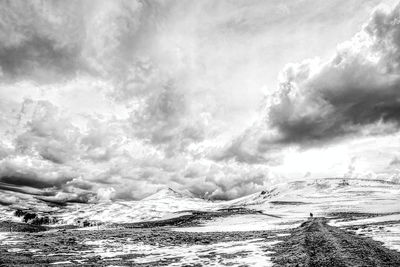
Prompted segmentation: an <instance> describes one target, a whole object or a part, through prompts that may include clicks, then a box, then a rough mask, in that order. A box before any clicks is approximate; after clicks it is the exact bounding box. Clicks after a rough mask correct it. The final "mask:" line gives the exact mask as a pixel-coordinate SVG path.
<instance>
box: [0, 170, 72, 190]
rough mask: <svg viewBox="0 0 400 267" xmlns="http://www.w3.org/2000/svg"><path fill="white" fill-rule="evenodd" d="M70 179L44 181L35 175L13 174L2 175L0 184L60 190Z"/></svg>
mask: <svg viewBox="0 0 400 267" xmlns="http://www.w3.org/2000/svg"><path fill="white" fill-rule="evenodd" d="M72 179H73V178H72V177H65V178H60V179H56V180H44V179H41V177H38V176H37V175H36V174H35V173H31V174H19V173H15V174H14V175H4V176H1V177H0V182H2V183H6V184H10V185H16V186H29V187H33V188H38V189H44V188H49V187H57V188H60V187H61V186H62V185H63V184H65V183H66V182H68V181H71V180H72Z"/></svg>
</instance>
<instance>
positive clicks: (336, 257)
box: [273, 218, 400, 267]
mask: <svg viewBox="0 0 400 267" xmlns="http://www.w3.org/2000/svg"><path fill="white" fill-rule="evenodd" d="M275 250H276V254H275V255H276V256H275V257H274V258H273V261H274V264H275V266H316V267H317V266H318V267H323V266H327V267H328V266H329V267H336V266H338V267H341V266H343V267H344V266H346V267H347V266H348V267H350V266H351V267H357V266H363V267H369V266H371V267H376V266H391V267H392V266H393V267H394V266H400V253H399V252H397V251H394V250H390V249H387V248H385V247H383V246H382V243H380V242H377V241H374V240H372V239H370V238H364V237H360V236H356V235H355V234H352V233H350V232H347V231H345V230H341V229H339V228H337V227H333V226H330V225H328V224H327V220H326V219H325V218H314V219H312V220H309V221H307V222H304V223H303V224H302V225H301V226H300V227H298V228H296V229H294V230H293V232H292V234H291V236H289V237H288V238H287V239H286V240H285V241H284V242H282V243H280V244H278V245H276V247H275Z"/></svg>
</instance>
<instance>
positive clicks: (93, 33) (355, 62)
mask: <svg viewBox="0 0 400 267" xmlns="http://www.w3.org/2000/svg"><path fill="white" fill-rule="evenodd" d="M376 2H377V1H375V0H371V1H368V2H367V3H366V1H362V4H363V5H362V8H360V7H359V6H361V1H356V2H354V3H350V4H346V3H344V2H343V1H339V0H335V1H334V2H330V3H320V4H319V5H318V8H317V9H316V8H315V3H314V2H313V1H308V0H306V1H293V2H291V3H287V4H285V5H282V4H281V3H280V1H269V2H265V1H251V2H248V1H235V2H232V1H218V3H217V2H215V1H201V2H197V1H196V2H195V1H193V2H179V1H151V2H150V1H124V0H118V1H100V0H96V1H75V0H72V1H28V2H26V1H18V0H17V1H9V2H5V3H3V4H1V5H0V15H1V16H0V69H1V71H0V73H1V74H0V75H1V78H2V79H1V83H0V136H1V138H0V181H2V183H3V187H4V188H5V189H4V190H9V191H10V192H20V191H15V190H16V189H15V188H20V189H23V191H24V192H25V191H26V192H28V193H29V192H33V193H32V194H34V192H38V191H32V190H34V189H35V190H39V191H40V192H42V191H43V192H49V194H50V196H51V198H46V199H47V200H48V201H53V202H60V203H61V202H68V201H89V202H90V201H95V200H96V199H97V200H105V201H106V200H114V199H141V198H143V197H145V196H147V195H149V194H151V193H154V192H155V191H157V190H158V189H159V188H162V187H164V186H165V185H168V186H170V187H173V188H177V189H182V190H185V189H189V190H191V191H192V192H194V193H196V194H197V195H199V196H207V197H210V198H217V199H229V198H234V197H239V196H243V195H245V194H249V193H253V192H255V191H258V190H262V189H264V188H263V187H265V186H267V185H268V184H271V183H272V181H273V180H274V177H277V176H279V175H275V174H274V173H273V172H272V171H271V169H273V168H275V169H279V168H280V167H281V168H284V167H285V168H286V169H296V170H298V173H301V176H303V175H304V173H305V171H304V170H302V168H303V166H301V165H305V163H307V162H306V160H304V161H301V160H300V158H301V157H300V156H299V155H298V157H296V156H293V158H292V160H291V161H290V160H288V159H287V157H288V156H287V155H291V153H292V154H294V153H295V152H293V151H292V150H290V148H288V147H290V146H292V145H294V146H299V147H301V148H303V149H305V150H306V149H308V148H310V147H315V146H316V145H320V144H321V145H322V144H328V143H335V142H336V141H338V140H342V139H343V138H347V137H348V136H352V135H362V136H367V135H376V136H378V135H382V134H388V133H395V132H396V131H397V129H398V111H399V109H398V106H397V105H398V104H397V98H398V94H397V89H396V88H397V85H398V77H397V76H398V66H397V64H398V55H397V53H398V52H397V48H398V40H397V35H398V33H397V27H396V25H397V24H395V22H396V19H397V15H396V14H397V13H396V12H397V11H391V12H387V11H376V12H375V13H374V15H373V18H372V19H371V20H370V22H369V23H368V24H367V25H366V26H365V27H364V29H363V31H362V32H361V33H360V34H358V35H357V36H356V37H355V38H354V39H353V40H351V41H350V42H348V43H345V44H344V45H342V46H341V47H340V48H339V49H338V52H337V54H336V55H335V57H334V58H333V59H331V60H328V61H322V60H306V61H304V62H302V63H300V64H289V65H287V67H286V68H285V69H284V70H283V71H282V74H281V80H280V81H281V84H280V86H279V89H278V90H277V92H274V93H271V92H270V91H269V89H268V88H269V87H270V86H271V84H272V81H275V76H276V74H277V70H279V69H281V67H282V66H283V65H284V63H286V62H293V61H297V60H299V59H302V58H304V57H308V56H312V55H315V54H321V56H323V57H324V56H326V55H327V54H328V53H330V52H331V50H330V48H329V47H331V46H332V45H333V44H336V43H337V42H338V40H342V39H345V38H347V37H348V36H350V35H351V34H353V31H354V29H355V27H359V26H358V25H359V24H358V23H359V22H360V20H361V19H362V18H363V17H364V16H365V12H364V11H365V10H367V9H369V7H370V6H371V5H373V4H374V3H376ZM357 3H358V4H359V5H357ZM360 10H363V11H360ZM311 11H312V12H311ZM355 11H357V12H355ZM322 18H323V19H322ZM325 27H328V29H329V30H325ZM317 37H318V39H317ZM314 39H315V40H318V42H317V41H313V40H314ZM263 94H265V98H264V99H261V98H262V95H263ZM260 102H261V105H260ZM260 106H261V107H260ZM241 133H242V134H241ZM221 144H226V145H221ZM321 153H324V152H321ZM305 154H306V153H305ZM332 154H335V153H332ZM335 155H336V154H335ZM301 156H303V154H301ZM349 157H350V156H349ZM305 158H307V160H308V161H310V162H311V161H313V160H314V159H315V158H318V156H315V155H313V156H310V157H305ZM297 161H301V162H302V164H299V163H296V162H297ZM287 162H290V164H291V166H288V165H285V164H287ZM358 162H359V160H358V158H357V164H358ZM360 162H362V160H361V159H360ZM296 164H297V165H296ZM309 165H311V164H309ZM309 165H307V168H308V169H309V170H310V172H311V173H312V175H315V174H319V173H320V172H318V170H317V168H312V166H309ZM345 165H346V166H345V170H340V171H338V172H337V173H344V172H346V171H347V162H346V163H345ZM282 166H284V167H282ZM321 166H323V167H324V168H327V167H328V166H327V165H321ZM340 166H342V165H340ZM357 166H358V165H357ZM298 173H297V174H298ZM292 174H293V173H291V174H290V175H286V176H284V175H281V176H280V177H281V178H282V179H286V178H287V177H288V176H290V177H292V176H293V175H294V174H293V175H292ZM27 188H29V190H30V191H29V190H28V189H27ZM12 190H14V191H12ZM27 190H28V191H27Z"/></svg>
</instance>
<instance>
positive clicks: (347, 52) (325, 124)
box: [225, 6, 400, 163]
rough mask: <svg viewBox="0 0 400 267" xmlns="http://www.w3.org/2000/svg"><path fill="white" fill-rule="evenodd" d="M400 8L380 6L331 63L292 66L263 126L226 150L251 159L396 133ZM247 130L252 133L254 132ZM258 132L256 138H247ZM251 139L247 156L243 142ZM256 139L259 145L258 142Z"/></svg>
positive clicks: (283, 74) (282, 76) (398, 123)
mask: <svg viewBox="0 0 400 267" xmlns="http://www.w3.org/2000/svg"><path fill="white" fill-rule="evenodd" d="M399 21H400V6H396V7H395V8H394V9H393V10H388V9H387V8H384V7H382V6H381V7H378V8H377V9H376V10H375V11H374V12H373V14H372V15H371V18H370V20H369V21H368V23H366V24H365V25H364V26H363V29H362V31H361V32H359V33H357V34H356V35H355V36H354V37H353V38H352V39H351V40H350V41H348V42H345V43H342V44H341V45H339V46H338V48H337V52H336V54H335V55H334V57H332V58H331V59H330V60H328V61H322V60H320V59H312V60H305V61H303V62H301V63H298V64H288V65H287V66H286V67H285V69H284V70H283V71H282V72H281V74H280V83H279V86H278V89H277V90H276V92H275V93H273V94H270V95H269V96H268V99H267V104H266V107H265V110H266V111H265V114H264V115H263V116H262V117H261V119H260V121H261V122H260V123H259V125H262V122H264V124H265V125H262V126H256V127H253V128H252V127H251V128H250V129H248V130H246V132H245V133H244V134H243V135H242V136H241V137H240V138H239V139H238V140H239V141H236V142H234V143H233V144H232V145H231V146H229V147H228V148H227V150H225V154H226V157H227V158H236V159H238V160H239V161H246V162H249V163H252V162H253V161H254V160H253V159H254V158H256V159H258V158H262V157H264V156H265V153H273V151H274V150H276V148H277V147H278V148H279V149H283V148H284V147H287V146H292V145H295V146H299V147H302V148H305V147H310V146H316V145H324V144H330V143H332V142H338V141H340V140H343V139H344V138H348V137H352V136H353V137H354V136H368V135H385V134H390V133H395V132H397V131H398V129H399V126H400V101H399V99H400V91H399V90H398V88H399V86H400V68H399V64H400V61H399V59H400V57H399V55H400V54H399V52H400V38H399V36H400V24H399ZM248 132H252V134H251V135H249V134H248ZM250 136H252V137H254V136H256V138H255V139H256V140H246V139H248V138H249V137H250ZM245 142H251V143H252V144H253V148H251V149H250V150H249V151H248V152H247V153H246V155H248V156H247V157H246V158H244V157H242V155H243V151H244V150H243V149H237V148H238V147H240V146H241V144H243V143H245ZM254 143H256V145H255V146H254Z"/></svg>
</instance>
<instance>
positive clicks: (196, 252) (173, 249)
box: [86, 239, 276, 266]
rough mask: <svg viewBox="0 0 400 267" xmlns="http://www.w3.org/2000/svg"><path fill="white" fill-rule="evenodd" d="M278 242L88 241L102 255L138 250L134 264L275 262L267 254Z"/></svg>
mask: <svg viewBox="0 0 400 267" xmlns="http://www.w3.org/2000/svg"><path fill="white" fill-rule="evenodd" d="M275 243H276V242H273V241H272V242H265V240H264V239H252V240H245V241H231V242H221V243H216V244H209V245H181V246H179V247H178V246H155V245H146V244H142V243H134V242H131V241H130V240H129V239H128V240H126V243H125V244H123V245H121V243H119V242H115V241H112V240H98V241H87V242H86V244H87V245H90V246H94V251H93V252H91V253H90V254H89V256H91V254H93V255H98V256H100V257H102V258H110V259H112V258H116V257H119V256H122V255H127V254H133V255H135V254H138V255H140V256H138V257H136V258H133V259H132V260H131V261H132V263H133V264H135V263H137V264H143V263H153V262H158V261H161V260H167V259H169V260H174V261H176V262H175V263H171V264H169V265H168V266H185V265H186V264H190V265H191V266H192V265H195V264H200V265H207V266H272V262H271V260H270V257H269V256H268V247H270V246H272V245H274V244H275Z"/></svg>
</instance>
